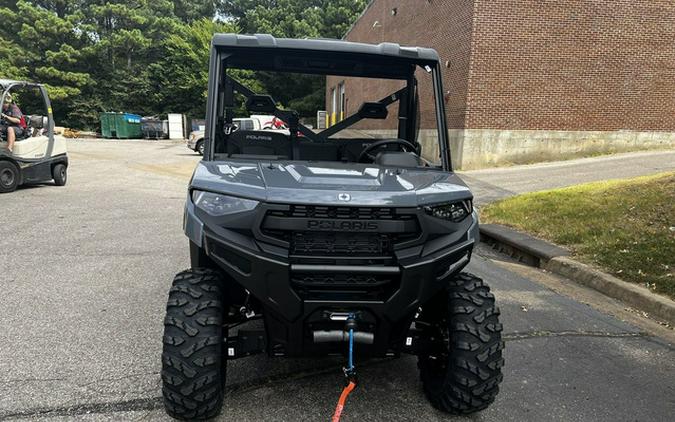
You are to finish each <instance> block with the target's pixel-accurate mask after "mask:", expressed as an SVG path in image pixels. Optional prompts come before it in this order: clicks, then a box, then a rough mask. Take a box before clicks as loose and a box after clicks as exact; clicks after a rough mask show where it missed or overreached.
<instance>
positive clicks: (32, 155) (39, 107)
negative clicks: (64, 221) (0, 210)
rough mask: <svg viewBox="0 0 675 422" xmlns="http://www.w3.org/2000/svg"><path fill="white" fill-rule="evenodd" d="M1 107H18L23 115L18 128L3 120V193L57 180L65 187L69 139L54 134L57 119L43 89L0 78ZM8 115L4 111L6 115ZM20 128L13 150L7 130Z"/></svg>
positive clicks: (0, 181)
mask: <svg viewBox="0 0 675 422" xmlns="http://www.w3.org/2000/svg"><path fill="white" fill-rule="evenodd" d="M0 92H1V93H2V94H1V95H0V105H1V104H8V105H9V104H10V101H6V100H9V99H10V98H11V105H12V106H16V107H19V108H20V110H21V111H22V112H23V113H27V114H25V115H24V116H22V118H21V122H20V124H19V125H16V124H15V123H12V122H8V121H5V119H4V118H3V119H2V120H0V126H1V127H2V130H0V193H7V192H12V191H14V190H16V188H17V187H19V186H20V185H23V184H28V183H45V182H50V181H52V180H53V181H54V184H55V185H57V186H64V185H65V184H66V181H67V177H68V173H67V171H68V155H67V153H66V140H65V138H64V137H62V136H56V135H54V119H53V116H52V106H51V103H50V102H49V96H48V95H47V90H46V89H45V87H44V86H42V85H39V84H34V83H30V82H19V81H9V80H5V79H0ZM4 113H5V112H4V111H3V114H4ZM11 126H14V127H19V128H20V130H18V131H17V132H18V136H16V139H15V143H14V149H13V151H12V152H10V151H9V150H8V142H7V140H8V139H7V136H8V132H7V130H8V129H7V128H8V127H11Z"/></svg>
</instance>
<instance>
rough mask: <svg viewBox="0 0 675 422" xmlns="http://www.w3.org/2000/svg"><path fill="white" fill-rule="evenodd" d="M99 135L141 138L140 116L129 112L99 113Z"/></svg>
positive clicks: (118, 137)
mask: <svg viewBox="0 0 675 422" xmlns="http://www.w3.org/2000/svg"><path fill="white" fill-rule="evenodd" d="M101 135H103V137H104V138H116V139H135V138H142V137H143V131H142V130H141V116H139V115H137V114H131V113H110V112H106V113H101Z"/></svg>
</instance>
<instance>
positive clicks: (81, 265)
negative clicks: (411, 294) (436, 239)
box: [0, 141, 675, 421]
mask: <svg viewBox="0 0 675 422" xmlns="http://www.w3.org/2000/svg"><path fill="white" fill-rule="evenodd" d="M69 149H70V151H71V153H70V159H71V167H70V169H69V177H70V180H69V182H68V185H67V186H66V187H63V188H59V187H54V186H50V185H44V186H36V187H28V188H22V189H20V190H19V191H17V192H15V193H13V194H9V195H3V196H0V214H1V215H2V220H3V221H2V224H0V288H1V289H2V290H1V292H0V295H1V296H2V299H1V302H0V303H1V304H2V306H0V321H2V329H0V420H5V419H7V420H12V419H46V420H73V419H80V420H167V419H168V417H167V416H166V415H165V414H164V412H163V408H162V400H161V390H160V379H159V369H160V353H161V336H162V329H163V325H162V321H163V316H164V306H165V301H166V296H167V292H168V288H169V286H170V283H171V279H172V278H173V275H174V274H175V273H176V272H178V271H180V270H182V269H185V268H186V267H187V266H188V248H187V245H188V244H187V240H186V238H185V237H184V235H183V234H182V231H181V221H182V206H183V202H184V200H185V193H186V190H185V188H186V184H187V181H188V180H189V177H190V174H191V171H192V168H193V167H194V165H195V163H196V162H197V161H198V157H197V156H196V155H195V154H193V153H191V152H190V151H188V150H187V149H186V148H185V147H184V145H183V144H177V143H171V142H168V141H167V142H133V141H128V142H127V141H124V142H122V141H119V142H118V141H98V142H96V141H73V142H71V143H70V145H69ZM470 270H471V271H472V272H475V273H476V274H478V275H479V276H481V277H484V278H485V279H486V280H487V281H488V282H489V283H490V284H491V285H492V286H493V290H494V292H495V295H496V297H497V300H498V303H499V305H500V307H501V309H502V319H503V323H504V327H505V328H504V332H505V340H506V351H505V358H506V366H505V368H504V371H505V379H504V383H503V384H502V389H501V393H500V395H499V397H498V399H497V401H496V402H495V404H494V405H493V406H492V407H490V408H489V409H488V410H486V411H484V412H482V413H480V414H478V415H475V416H473V417H471V418H468V419H470V420H474V421H500V420H519V421H520V420H561V421H572V420H575V421H576V420H594V421H665V420H670V419H671V418H672V416H673V415H675V347H674V346H673V344H674V338H675V336H674V335H673V332H672V330H669V329H667V328H663V327H661V326H660V325H658V324H657V323H655V322H653V321H651V320H649V319H646V318H643V317H642V316H641V315H639V314H638V313H636V312H633V311H631V310H627V309H625V307H624V306H622V305H621V304H620V303H618V302H615V301H613V300H610V299H606V298H604V297H603V296H601V295H600V294H598V293H595V292H593V291H590V290H586V289H583V288H580V287H576V286H574V285H572V284H571V283H570V282H569V281H566V280H564V279H560V278H558V277H555V276H552V275H550V274H547V273H545V272H542V271H540V270H538V269H533V268H528V267H524V266H521V265H519V264H517V263H514V262H511V261H510V260H509V259H508V258H506V257H503V256H500V255H497V254H495V253H494V252H492V251H491V250H489V249H485V248H481V249H480V250H479V251H478V254H477V255H475V257H474V259H473V261H472V264H471V266H470ZM342 364H343V362H342V361H341V360H336V359H324V360H290V359H276V360H272V359H268V358H266V357H264V356H257V357H252V358H247V359H242V360H238V361H235V362H233V363H231V364H230V365H229V366H228V381H227V397H226V401H225V407H224V409H223V413H222V415H221V420H237V421H244V420H288V421H298V420H329V418H330V415H331V414H332V411H333V410H334V406H335V402H336V401H337V398H338V396H339V393H340V391H341V383H342V378H341V377H342V375H341V370H340V368H341V365H342ZM357 366H358V367H359V379H360V382H361V384H360V387H359V388H358V389H357V390H356V391H355V392H354V393H353V394H352V395H351V396H350V399H349V401H348V403H347V406H346V409H345V413H344V416H343V420H344V421H355V420H359V421H367V420H455V419H456V420H461V418H451V417H448V416H446V415H444V414H441V413H439V412H437V411H435V410H434V409H433V408H432V407H431V406H430V405H429V404H428V403H427V401H426V400H425V398H424V396H423V394H422V389H421V384H420V382H419V379H418V376H417V368H416V362H415V358H413V357H403V358H401V359H397V360H382V361H370V362H358V361H357ZM468 419H467V420H468Z"/></svg>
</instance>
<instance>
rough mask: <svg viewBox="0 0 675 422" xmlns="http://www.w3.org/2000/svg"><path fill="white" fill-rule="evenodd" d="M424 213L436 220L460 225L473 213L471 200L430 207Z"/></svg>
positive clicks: (425, 208)
mask: <svg viewBox="0 0 675 422" xmlns="http://www.w3.org/2000/svg"><path fill="white" fill-rule="evenodd" d="M424 211H425V212H426V213H427V214H429V215H431V216H433V217H436V218H440V219H442V220H448V221H453V222H455V223H459V222H460V221H462V220H464V219H465V218H466V217H468V216H469V215H470V214H471V212H472V211H473V204H472V203H471V200H466V201H459V202H452V203H449V204H439V205H428V206H426V207H424Z"/></svg>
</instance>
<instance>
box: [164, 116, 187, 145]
mask: <svg viewBox="0 0 675 422" xmlns="http://www.w3.org/2000/svg"><path fill="white" fill-rule="evenodd" d="M167 118H168V119H169V139H185V133H184V132H183V127H184V124H183V115H182V114H168V115H167Z"/></svg>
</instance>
